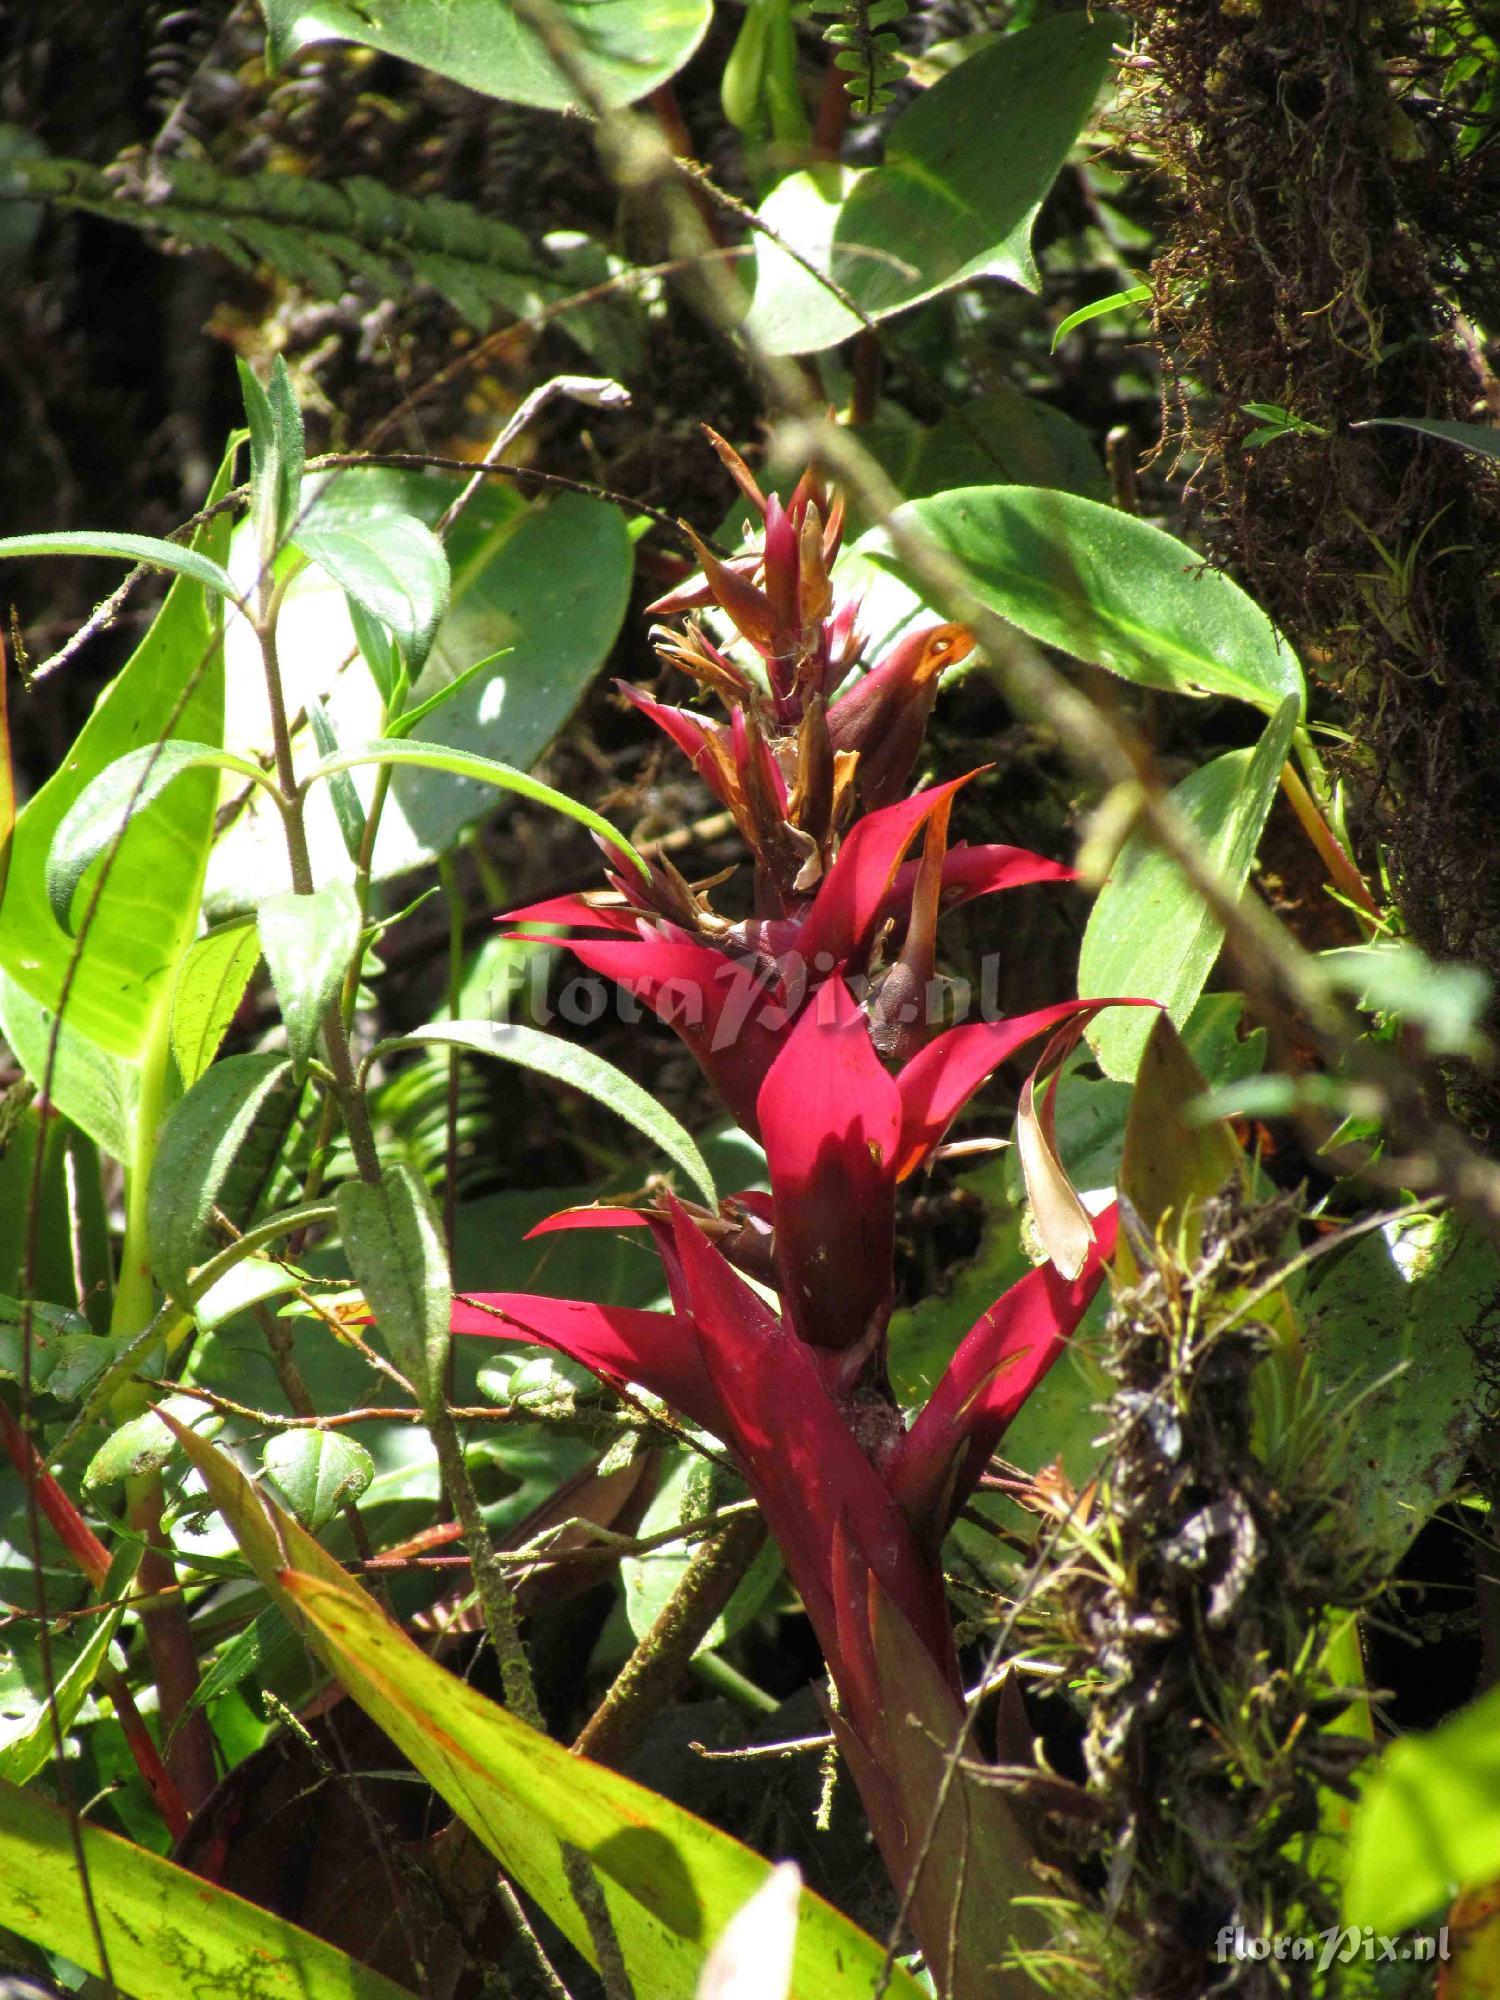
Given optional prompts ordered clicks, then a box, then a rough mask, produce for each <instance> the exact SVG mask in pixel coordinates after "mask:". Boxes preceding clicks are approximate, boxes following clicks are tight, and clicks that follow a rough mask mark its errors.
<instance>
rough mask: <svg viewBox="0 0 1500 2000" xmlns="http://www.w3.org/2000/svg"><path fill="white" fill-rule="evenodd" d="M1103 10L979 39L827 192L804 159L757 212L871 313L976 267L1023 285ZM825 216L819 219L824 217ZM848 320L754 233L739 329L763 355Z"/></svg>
mask: <svg viewBox="0 0 1500 2000" xmlns="http://www.w3.org/2000/svg"><path fill="white" fill-rule="evenodd" d="M1113 36H1114V24H1113V23H1112V22H1111V21H1110V19H1109V18H1108V16H1101V17H1099V18H1098V19H1097V20H1091V19H1090V18H1089V17H1088V15H1086V14H1082V13H1077V14H1066V15H1062V16H1059V17H1058V18H1057V19H1054V20H1050V21H1044V22H1042V23H1041V24H1040V25H1038V26H1037V27H1034V28H1027V29H1023V30H1022V31H1021V32H1020V33H1018V34H1012V35H1005V36H1002V37H1001V38H1000V39H999V40H997V41H995V42H992V43H991V44H990V45H989V46H988V47H986V48H983V49H980V50H979V51H978V53H977V54H975V55H972V56H970V57H969V59H968V60H967V61H966V62H963V63H960V64H959V66H958V67H957V68H956V69H954V70H951V71H950V72H949V73H948V74H947V75H946V76H944V77H942V78H941V79H940V80H939V81H938V82H937V83H935V84H934V85H933V86H932V87H931V89H929V90H924V91H923V92H922V93H921V94H920V96H918V97H917V99H916V100H915V102H913V103H912V104H911V105H909V106H908V107H907V109H906V110H905V111H903V112H902V113H901V114H900V116H899V117H897V118H896V119H895V120H894V122H893V123H892V125H891V128H890V131H889V133H888V134H887V136H886V148H885V161H884V164H883V165H881V166H879V167H875V168H872V169H870V170H869V171H867V172H865V173H862V174H860V175H858V176H857V178H855V179H854V181H853V183H852V185H851V187H850V191H849V194H848V197H847V199H845V200H843V201H842V202H841V203H839V204H837V205H836V206H835V205H834V204H833V203H831V202H830V199H829V197H830V195H831V194H832V192H833V190H834V188H835V186H836V180H835V177H834V175H833V174H831V173H829V172H827V171H825V170H821V169H813V170H812V171H811V172H810V173H807V174H799V175H793V176H791V177H790V179H789V180H788V181H784V182H782V183H781V185H780V186H779V187H778V188H777V189H776V190H775V192H774V194H773V195H772V196H771V198H770V200H769V201H768V202H767V203H766V205H765V208H764V210H763V212H762V213H763V218H764V220H765V221H766V222H767V224H768V225H769V226H770V227H771V228H772V229H774V230H775V231H776V233H777V234H778V235H781V236H784V237H785V238H786V239H787V241H788V242H790V243H791V244H792V246H793V247H794V248H795V249H797V250H799V251H801V252H802V254H803V255H804V256H805V257H807V258H809V260H810V261H811V262H812V263H814V264H815V265H817V266H818V267H819V268H821V269H824V270H826V271H827V272H828V273H829V275H830V276H831V277H832V278H833V280H834V282H835V283H836V284H837V285H839V286H840V287H841V288H842V289H843V290H844V291H845V292H847V293H848V294H849V296H850V297H851V298H852V299H853V300H854V302H855V303H856V304H857V305H858V306H859V307H860V309H861V310H862V311H863V312H864V313H866V314H867V315H868V316H869V317H871V318H874V319H881V318H884V317H886V316H887V315H888V314H890V313H894V312H900V311H901V310H903V309H904V308H905V307H907V306H912V305H916V304H917V303H918V302H919V301H921V300H923V299H930V298H932V297H934V296H935V295H936V294H938V293H939V292H944V291H949V290H951V289H952V288H953V287H954V286H956V285H962V284H967V283H968V282H969V281H970V280H971V279H974V278H981V277H996V278H1007V279H1009V280H1010V281H1011V282H1012V283H1013V284H1017V285H1023V286H1025V288H1026V289H1027V290H1028V291H1035V290H1036V288H1037V285H1038V282H1039V281H1038V277H1037V270H1036V264H1035V261H1034V260H1033V257H1032V254H1031V230H1032V225H1033V224H1034V222H1035V221H1036V216H1037V211H1038V209H1039V208H1040V207H1041V204H1042V200H1043V197H1044V196H1045V195H1046V193H1047V190H1048V188H1049V187H1050V186H1051V185H1052V182H1053V180H1054V179H1055V178H1056V176H1057V172H1058V170H1059V168H1060V167H1061V166H1062V164H1063V162H1064V161H1065V160H1066V158H1067V156H1068V149H1069V147H1070V146H1071V145H1072V144H1073V141H1074V139H1075V138H1076V137H1077V135H1078V131H1079V128H1080V127H1081V126H1082V124H1083V122H1084V120H1085V119H1086V118H1087V117H1088V114H1089V111H1090V109H1091V107H1092V105H1093V102H1094V99H1095V97H1096V95H1097V94H1098V90H1099V86H1100V84H1101V83H1102V82H1103V80H1104V76H1105V71H1106V69H1107V67H1108V63H1109V53H1110V48H1111V45H1112V41H1113ZM830 223H831V225H832V226H831V229H830V227H829V225H830ZM859 326H860V321H859V319H858V318H857V317H856V316H855V315H854V314H853V313H851V312H850V311H849V309H848V308H847V307H846V306H844V305H843V304H841V303H840V301H839V300H838V299H837V298H836V297H835V296H834V294H833V293H831V292H829V291H828V290H827V289H826V288H824V287H822V286H820V285H818V284H817V283H816V281H815V280H814V279H812V278H811V277H809V275H808V273H807V272H806V271H804V270H803V269H801V268H800V267H799V266H798V265H797V264H795V263H794V262H793V260H792V259H791V258H789V257H788V256H787V255H786V253H785V251H783V250H781V249H779V248H778V247H777V245H776V244H775V243H773V242H772V241H770V239H769V238H767V237H761V238H760V239H759V241H758V242H757V246H756V279H755V298H754V302H753V304H752V307H751V310H750V316H749V319H748V320H747V322H746V331H747V333H748V334H749V335H750V336H751V337H752V338H753V339H755V340H756V341H758V342H759V343H760V344H761V345H762V346H763V347H766V348H768V349H770V350H771V351H772V352H773V353H777V354H805V353H811V352H813V351H815V350H817V349H819V348H824V347H831V346H833V345H835V344H836V343H837V342H839V341H841V340H845V339H847V338H848V336H849V335H850V334H852V333H856V332H857V331H858V330H859Z"/></svg>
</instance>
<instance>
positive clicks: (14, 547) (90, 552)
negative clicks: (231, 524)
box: [0, 530, 235, 597]
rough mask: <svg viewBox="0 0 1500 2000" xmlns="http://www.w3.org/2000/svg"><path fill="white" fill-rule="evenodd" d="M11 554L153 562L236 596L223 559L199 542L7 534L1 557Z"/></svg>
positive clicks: (141, 537) (85, 533)
mask: <svg viewBox="0 0 1500 2000" xmlns="http://www.w3.org/2000/svg"><path fill="white" fill-rule="evenodd" d="M7 556H117V557H123V558H124V559H125V560H126V561H127V562H133V563H150V564H151V566H152V567H153V568H154V569H169V570H174V571H175V572H176V574H177V575H178V576H184V577H188V578H189V579H190V580H191V581H192V582H194V583H200V584H202V585H203V587H204V589H205V590H212V591H216V592H217V593H218V594H219V596H220V597H233V596H234V595H235V588H234V579H233V578H232V577H231V576H230V574H229V572H228V570H227V569H225V567H224V565H223V564H222V563H220V562H215V561H214V559H213V558H212V557H211V556H208V555H205V554H204V553H203V551H202V548H201V546H200V544H199V543H198V542H197V541H195V542H194V543H193V545H192V546H191V547H188V546H187V545H185V544H182V543H178V542H163V541H158V540H157V538H156V536H155V535H110V534H95V533H93V532H92V531H82V530H81V531H79V532H77V533H66V534H55V535H7V536H6V537H5V538H4V539H3V540H0V560H3V559H4V558H5V557H7Z"/></svg>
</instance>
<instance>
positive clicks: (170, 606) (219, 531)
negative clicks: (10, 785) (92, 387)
mask: <svg viewBox="0 0 1500 2000" xmlns="http://www.w3.org/2000/svg"><path fill="white" fill-rule="evenodd" d="M228 476H229V469H228V464H227V462H226V464H225V465H224V466H222V467H221V468H220V472H219V476H218V478H217V479H216V480H215V482H214V486H213V488H212V489H211V492H210V498H212V499H217V498H218V497H219V496H220V494H221V492H222V491H223V490H224V488H225V486H226V484H227V480H228ZM228 537H229V523H228V520H227V519H226V518H224V517H222V516H220V517H218V518H216V519H215V520H213V521H210V522H207V523H205V525H204V526H203V527H202V528H201V529H200V530H199V532H198V535H197V537H196V538H195V541H194V547H195V548H196V549H198V550H199V551H200V552H202V553H203V554H204V555H206V556H208V557H210V558H212V559H213V560H215V561H217V560H218V559H219V558H220V557H221V556H223V555H224V554H225V553H227V549H228ZM219 615H220V601H219V599H218V598H214V599H213V600H212V602H211V604H210V603H209V602H208V601H206V600H205V596H204V591H203V588H202V586H201V585H200V584H198V583H195V582H193V581H191V580H190V579H188V578H186V577H179V578H178V579H177V581H176V582H175V583H174V584H173V585H172V588H171V589H170V590H169V591H168V593H167V597H166V602H165V603H164V604H163V606H162V608H161V610H160V611H159V612H158V614H157V616H156V617H155V619H154V620H153V621H152V624H151V626H150V629H149V630H148V631H147V633H146V635H145V637H144V638H143V639H142V641H141V643H140V645H139V646H138V647H137V648H136V650H135V652H134V654H133V655H132V656H131V658H130V659H129V660H128V661H127V663H126V665H125V666H124V667H123V668H122V669H121V671H120V673H119V674H117V675H116V677H115V679H114V680H113V681H112V682H111V683H110V685H109V687H108V688H106V690H105V692H104V694H103V695H102V696H101V697H100V699H99V702H98V704H97V706H96V707H95V709H94V711H93V713H92V714H91V715H90V717H89V719H88V721H87V722H86V723H85V724H84V726H83V728H82V730H81V731H80V732H79V734H78V737H77V739H76V741H75V742H74V744H73V748H72V750H71V752H70V754H69V755H68V757H67V759H66V761H65V762H64V763H63V765H62V766H61V768H60V769H59V770H58V771H57V772H55V773H54V775H53V776H52V777H51V778H49V779H48V781H47V782H46V784H45V785H43V786H42V788H41V790H40V791H39V792H38V793H37V794H36V796H35V797H34V798H33V799H32V800H31V801H30V802H29V804H28V805H27V806H26V808H25V810H24V811H23V812H22V813H21V815H20V817H19V819H18V820H17V822H16V831H15V839H14V842H13V844H12V849H11V866H10V877H9V880H8V881H7V883H6V888H5V902H4V908H3V915H0V967H3V968H4V970H5V972H7V973H8V974H9V976H10V977H11V979H13V980H14V981H15V982H16V983H17V985H19V986H21V987H23V988H24V989H25V991H26V992H27V993H29V994H30V995H31V996H32V998H33V999H34V1000H38V1001H40V1002H41V1003H42V1005H43V1006H44V1007H52V1008H55V1007H56V1006H57V1004H58V997H59V995H60V993H61V991H62V988H63V982H64V978H65V977H67V978H68V1020H67V1025H68V1027H69V1028H70V1029H72V1030H75V1031H76V1032H77V1033H78V1034H79V1035H81V1036H86V1037H87V1038H88V1040H89V1041H91V1042H93V1043H95V1044H97V1046H98V1047H99V1048H100V1049H101V1050H103V1051H107V1052H108V1054H110V1055H112V1056H123V1057H124V1058H126V1060H127V1061H131V1062H137V1061H139V1060H140V1057H141V1055H142V1052H143V1051H144V1049H145V1047H146V1043H147V1040H148V1038H149V1035H150V1033H151V1031H152V1027H153V1024H154V1021H155V1017H156V1010H157V1008H158V1006H160V1005H161V1004H162V1002H163V996H164V995H169V994H170V991H171V980H172V974H173V972H174V970H175V967H176V965H177V961H178V959H179V958H180V957H181V956H182V953H183V952H184V950H185V949H186V948H187V945H188V943H189V941H190V940H191V938H192V936H193V932H194V928H195V926H196V923H197V915H198V897H199V891H200V886H201V882H202V874H203V866H204V861H205V858H206V855H207V851H208V847H209V843H210V840H211V838H212V833H213V817H214V809H215V806H216V803H217V795H218V786H217V784H216V783H215V780H214V778H213V776H212V775H211V774H210V773H209V772H207V771H198V772H190V773H189V774H188V775H187V776H185V777H184V778H182V780H181V781H180V782H179V783H177V784H175V785H172V786H170V787H169V788H168V790H167V791H166V792H164V793H163V794H162V795H161V796H160V797H159V798H158V799H156V801H155V802H154V804H153V807H152V810H151V811H150V812H149V813H145V814H142V815H141V816H140V817H139V819H138V820H137V821H136V823H135V824H133V825H132V826H130V827H129V828H128V829H127V831H126V833H125V836H124V838H123V839H122V841H121V842H120V846H119V850H118V852H117V853H116V855H115V857H114V860H113V862H112V863H111V865H110V872H109V881H108V884H107V887H106V889H105V891H104V893H103V894H102V895H101V897H100V900H99V905H98V908H97V909H96V910H95V913H94V918H93V921H92V922H91V924H90V925H89V929H88V935H87V937H86V938H85V940H84V941H83V944H82V946H81V948H80V947H79V946H77V945H76V944H75V941H74V940H73V939H72V938H70V937H69V936H68V934H67V933H66V931H64V930H63V929H62V928H61V926H60V925H59V924H58V923H57V921H56V919H55V917H54V916H53V913H52V907H51V904H50V902H49V899H48V893H47V857H48V855H49V854H50V852H51V850H52V842H53V836H54V835H55V833H56V831H57V829H58V827H59V826H60V825H61V823H62V821H63V819H64V817H65V816H66V814H67V813H68V810H69V808H70V807H71V806H72V804H73V802H74V801H75V800H76V799H77V798H78V797H79V795H80V794H81V793H82V792H83V791H84V790H85V789H86V787H88V786H89V785H90V784H91V783H92V782H93V780H94V779H95V778H97V777H98V776H99V774H100V773H101V772H103V771H105V770H107V769H108V768H109V767H110V766H111V765H112V764H116V763H118V762H119V760H120V759H121V758H122V757H125V756H127V755H129V754H130V753H131V752H132V751H136V752H139V751H140V750H142V749H144V748H147V747H149V746H151V745H153V744H155V743H156V742H157V741H158V740H159V739H160V738H162V737H165V736H166V735H167V734H168V733H169V732H171V733H175V734H176V735H177V736H179V737H184V738H188V739H190V740H193V741H196V742H200V743H217V742H218V741H220V739H221V734H222V730H223V702H224V668H223V657H222V652H221V647H220V634H219ZM184 697H185V698H184ZM75 957H76V963H75ZM70 966H72V968H73V969H72V972H71V975H69V967H70ZM80 1123H85V1127H86V1129H87V1130H89V1131H91V1132H93V1133H94V1136H95V1137H97V1138H99V1139H100V1142H101V1143H102V1144H106V1145H109V1146H110V1149H111V1150H114V1147H113V1145H112V1144H111V1142H110V1141H109V1140H107V1139H105V1138H104V1135H103V1133H102V1132H101V1131H98V1130H96V1129H95V1127H94V1126H92V1125H89V1124H87V1123H86V1121H84V1120H82V1119H80Z"/></svg>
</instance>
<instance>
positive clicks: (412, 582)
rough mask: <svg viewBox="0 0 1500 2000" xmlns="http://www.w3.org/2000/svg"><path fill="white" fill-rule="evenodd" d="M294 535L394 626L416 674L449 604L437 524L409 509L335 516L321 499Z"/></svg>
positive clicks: (356, 597)
mask: <svg viewBox="0 0 1500 2000" xmlns="http://www.w3.org/2000/svg"><path fill="white" fill-rule="evenodd" d="M293 539H294V541H295V542H296V545H297V547H298V548H299V549H301V551H302V553H303V555H305V556H306V557H307V558H308V559H309V561H311V562H315V563H316V564H317V565H318V567H319V568H320V569H323V570H326V571H327V573H328V575H329V576H331V577H332V578H333V580H334V582H335V583H337V584H338V585H339V587H340V588H341V589H342V590H346V591H347V592H348V593H349V595H350V596H351V597H352V598H353V599H354V601H355V603H356V604H358V605H360V606H361V607H362V608H363V609H364V610H365V611H367V612H368V613H369V615H370V616H371V617H372V618H375V619H378V620H379V622H380V623H381V624H382V625H384V626H385V627H386V628H387V629H388V630H389V632H390V633H391V635H392V636H393V637H394V639H395V640H396V642H397V644H398V645H399V646H400V648H401V651H402V653H403V654H404V655H405V657H406V664H407V671H408V672H409V673H410V674H411V676H412V678H413V679H415V678H416V676H417V675H418V674H419V673H420V672H421V669H422V664H423V662H424V661H425V660H426V658H427V655H428V654H429V653H430V652H431V650H432V642H433V639H434V637H435V635H436V633H437V628H438V623H439V620H440V619H441V618H442V615H443V613H444V611H445V610H446V609H447V606H448V589H449V577H448V558H447V556H446V555H445V554H444V552H443V545H442V543H441V542H440V541H439V540H438V538H437V536H436V535H435V534H434V533H433V532H432V530H431V528H429V527H428V526H427V525H426V523H425V522H422V521H418V520H416V519H415V518H414V517H413V516H411V515H409V514H392V513H384V512H382V513H371V514H368V515H366V516H365V517H364V518H363V519H360V518H359V517H357V516H354V515H350V514H348V513H343V514H341V515H339V516H336V517H334V518H333V519H331V520H330V518H329V517H328V515H327V513H326V511H325V510H321V509H320V508H319V507H318V506H317V505H316V504H314V506H313V508H312V509H311V510H310V512H309V514H308V517H307V519H306V520H304V521H303V522H302V523H301V525H300V526H299V527H298V528H297V531H296V534H295V535H294V537H293Z"/></svg>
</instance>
